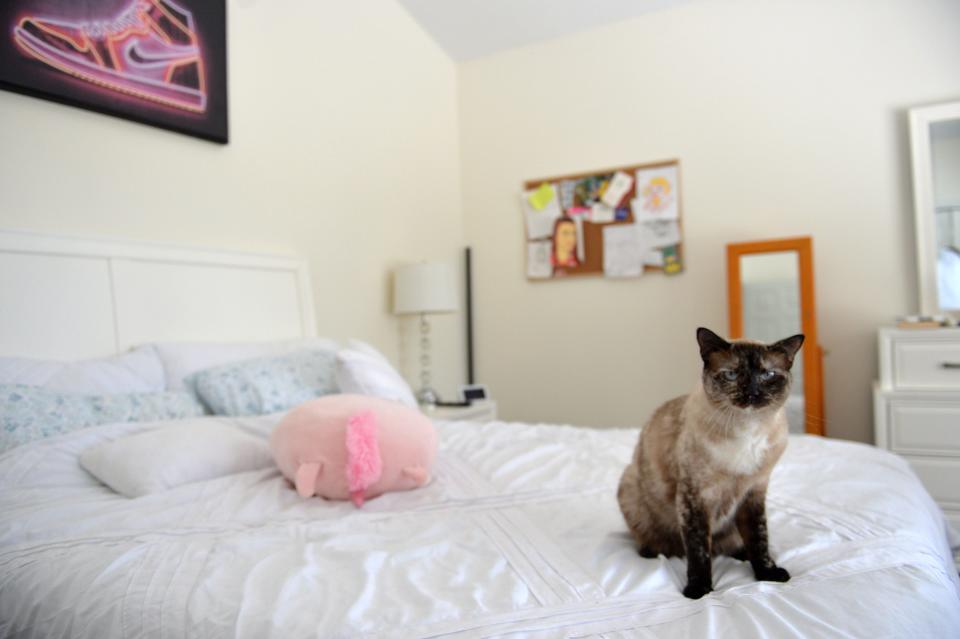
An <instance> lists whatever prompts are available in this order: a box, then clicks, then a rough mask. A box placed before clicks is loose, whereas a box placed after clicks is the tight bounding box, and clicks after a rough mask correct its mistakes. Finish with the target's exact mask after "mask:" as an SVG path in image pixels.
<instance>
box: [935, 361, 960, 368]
mask: <svg viewBox="0 0 960 639" xmlns="http://www.w3.org/2000/svg"><path fill="white" fill-rule="evenodd" d="M940 367H941V368H955V369H960V362H940Z"/></svg>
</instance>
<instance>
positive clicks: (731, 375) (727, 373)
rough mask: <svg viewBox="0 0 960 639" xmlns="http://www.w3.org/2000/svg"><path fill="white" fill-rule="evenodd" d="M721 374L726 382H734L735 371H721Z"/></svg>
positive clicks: (735, 378)
mask: <svg viewBox="0 0 960 639" xmlns="http://www.w3.org/2000/svg"><path fill="white" fill-rule="evenodd" d="M721 374H722V375H723V378H724V379H725V380H727V381H728V382H735V381H737V371H730V370H727V371H723V373H721Z"/></svg>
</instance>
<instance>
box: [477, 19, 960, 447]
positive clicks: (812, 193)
mask: <svg viewBox="0 0 960 639" xmlns="http://www.w3.org/2000/svg"><path fill="white" fill-rule="evenodd" d="M958 24H960V3H957V2H956V1H955V0H924V2H915V1H913V0H844V1H843V2H834V1H829V2H828V1H825V0H823V1H816V2H796V1H793V0H791V1H783V0H722V1H721V0H704V1H702V2H694V3H690V4H685V5H682V6H680V7H678V8H676V9H673V10H669V11H662V12H659V13H652V14H649V15H646V16H643V17H641V18H638V19H635V20H632V21H629V22H623V23H619V24H615V25H612V26H609V27H604V28H599V29H596V30H592V31H589V32H585V33H582V34H579V35H575V36H571V37H567V38H563V39H559V40H555V41H552V42H548V43H544V44H539V45H534V46H530V47H526V48H522V49H518V50H514V51H510V52H505V53H503V54H499V55H495V56H491V57H488V58H484V59H480V60H476V61H472V62H468V63H464V64H462V65H461V66H460V75H459V80H460V122H461V125H460V126H461V129H460V130H461V158H462V163H461V171H462V176H463V202H464V214H465V224H466V232H467V238H468V240H469V242H470V243H471V245H472V246H474V248H475V254H476V280H477V293H476V301H477V322H476V331H477V337H476V339H477V346H478V353H477V365H478V372H479V377H480V379H481V380H482V381H484V382H486V383H487V384H489V386H490V388H491V390H492V392H493V394H494V396H496V397H497V399H498V400H499V402H500V409H501V414H502V416H504V417H506V418H508V419H519V420H525V421H540V420H543V421H551V422H568V423H574V424H593V425H601V426H613V425H637V424H640V423H642V422H643V421H644V420H645V419H646V417H647V415H648V413H649V412H650V411H651V410H652V409H653V408H654V407H655V406H656V405H657V404H659V403H660V402H662V401H663V400H665V399H667V398H669V397H671V396H673V395H677V394H681V393H685V392H687V391H688V390H689V389H690V387H691V386H692V384H693V383H694V380H695V379H696V376H697V374H698V373H697V371H698V366H699V358H698V355H697V349H696V343H695V340H694V330H695V328H696V327H697V326H698V325H705V326H709V327H713V328H715V329H717V330H718V331H721V332H724V331H726V330H727V325H726V282H725V265H724V247H725V245H726V243H728V242H734V241H744V240H754V239H764V238H775V237H784V236H792V235H805V234H809V235H812V236H813V238H814V252H815V263H816V282H817V290H816V292H817V300H818V304H819V313H818V315H819V322H820V333H821V340H822V343H823V347H824V348H825V349H826V350H827V351H828V356H827V358H826V360H825V363H824V368H825V371H826V373H825V375H826V380H825V391H826V415H827V419H828V431H829V433H830V434H832V435H835V436H838V437H844V438H850V439H857V440H863V441H869V440H870V439H871V438H872V425H871V424H872V414H871V407H870V406H871V404H870V385H871V380H872V379H873V378H874V377H875V376H876V369H877V364H876V358H877V356H876V338H875V335H876V329H877V327H878V326H880V325H882V324H885V323H889V322H890V321H891V320H892V318H893V316H894V315H896V314H899V313H904V312H908V311H915V310H916V304H917V300H916V286H915V277H916V275H915V267H914V263H915V258H914V254H913V235H912V233H913V230H912V223H911V217H912V213H911V211H910V191H909V166H908V159H907V157H908V152H907V141H906V137H907V133H906V124H905V116H904V112H905V109H907V108H909V107H911V106H915V105H919V104H928V103H932V102H938V101H945V100H949V99H957V98H958V97H960V75H958V74H957V65H956V62H957V60H960V38H957V35H956V26H957V25H958ZM667 158H679V159H680V160H681V163H682V180H683V187H682V188H683V206H684V220H685V239H686V243H685V247H686V248H685V250H686V261H687V265H686V266H687V271H686V272H685V273H684V274H683V275H680V276H678V277H673V278H669V277H664V276H662V275H651V276H649V277H645V278H643V279H641V280H632V281H606V280H603V279H599V278H582V279H580V278H578V279H576V280H568V281H548V282H536V283H532V282H528V281H527V280H526V279H525V277H524V245H523V227H522V224H521V216H520V211H519V203H518V193H519V189H520V185H521V183H522V182H523V181H524V180H527V179H532V178H537V177H544V176H550V175H557V174H564V173H571V172H577V171H583V170H590V169H595V168H602V167H608V166H615V165H621V164H633V163H639V162H648V161H654V160H661V159H667Z"/></svg>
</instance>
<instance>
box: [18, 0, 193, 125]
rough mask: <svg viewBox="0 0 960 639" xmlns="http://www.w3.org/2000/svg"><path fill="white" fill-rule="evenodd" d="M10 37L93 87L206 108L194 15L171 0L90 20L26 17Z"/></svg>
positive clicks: (150, 0)
mask: <svg viewBox="0 0 960 639" xmlns="http://www.w3.org/2000/svg"><path fill="white" fill-rule="evenodd" d="M13 38H14V40H15V41H16V43H17V44H18V45H19V46H20V48H21V50H22V51H23V52H24V53H26V54H28V55H30V56H32V57H34V58H36V59H38V60H40V61H42V62H45V63H46V64H48V65H50V66H51V67H53V68H55V69H58V70H59V71H62V72H64V73H67V74H69V75H71V76H74V77H77V78H80V79H82V80H85V81H87V82H90V83H93V84H95V85H97V86H100V87H103V88H106V89H109V90H111V91H119V92H120V93H125V94H128V95H134V96H137V97H140V98H143V99H146V100H151V101H153V102H159V103H161V104H165V105H167V106H171V107H175V108H178V109H185V110H187V111H193V112H197V113H202V112H203V111H206V108H207V89H206V83H205V80H204V72H203V59H202V56H201V54H200V47H199V45H198V43H197V34H196V31H195V30H194V23H193V14H192V13H190V12H189V11H187V10H186V9H184V8H182V7H180V6H178V5H177V4H175V3H174V2H172V1H171V0H134V1H133V2H132V3H131V4H130V5H128V6H127V7H126V8H125V9H124V10H122V11H121V12H120V13H118V14H117V15H115V16H114V17H112V18H109V19H106V20H101V21H93V22H67V21H64V20H60V19H57V18H55V17H49V16H48V17H38V16H26V17H23V18H21V20H20V22H19V24H17V26H16V27H14V30H13Z"/></svg>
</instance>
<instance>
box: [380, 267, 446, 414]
mask: <svg viewBox="0 0 960 639" xmlns="http://www.w3.org/2000/svg"><path fill="white" fill-rule="evenodd" d="M456 310H457V289H456V285H455V284H454V276H453V270H452V269H451V268H450V266H449V265H448V264H445V263H442V262H421V263H418V264H408V265H407V266H401V267H400V268H398V269H397V270H396V271H394V277H393V312H394V313H395V314H397V315H410V314H419V315H420V389H419V390H418V391H417V401H418V402H420V403H421V404H436V403H437V400H438V397H437V393H436V391H434V390H433V388H431V387H430V322H429V321H428V320H427V315H430V314H433V313H452V312H454V311H456Z"/></svg>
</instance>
